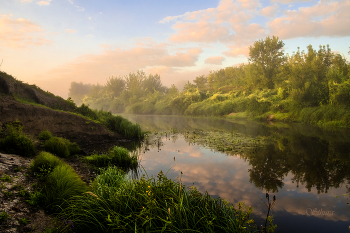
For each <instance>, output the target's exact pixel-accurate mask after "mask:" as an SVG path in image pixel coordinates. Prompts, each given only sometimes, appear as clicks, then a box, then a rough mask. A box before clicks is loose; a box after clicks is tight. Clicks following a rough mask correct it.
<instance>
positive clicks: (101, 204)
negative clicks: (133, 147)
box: [61, 167, 254, 232]
mask: <svg viewBox="0 0 350 233" xmlns="http://www.w3.org/2000/svg"><path fill="white" fill-rule="evenodd" d="M250 213H251V209H249V208H248V210H247V211H245V210H244V207H243V205H239V208H238V209H235V208H234V207H233V206H231V205H229V204H228V203H227V202H226V201H225V200H222V199H213V198H212V197H210V196H209V195H208V194H207V193H206V194H201V193H199V192H198V191H197V190H196V189H195V188H193V187H192V188H191V189H190V190H186V188H185V186H183V185H182V184H181V183H177V182H175V181H172V180H170V179H168V178H167V177H166V176H165V175H164V174H163V173H162V172H160V173H159V174H158V178H157V180H156V179H154V178H145V177H142V178H141V179H140V180H132V181H131V180H128V179H127V178H126V177H125V174H124V173H123V172H122V171H120V170H118V169H116V168H113V167H109V168H108V169H106V170H105V171H104V172H103V173H101V175H99V176H97V177H96V179H95V180H94V182H93V183H92V190H91V192H86V193H84V195H81V196H77V197H73V198H71V199H70V200H69V201H68V205H67V207H66V208H65V209H63V211H62V213H61V215H62V217H65V218H66V219H70V220H71V221H72V222H73V223H74V231H75V232H119V231H124V232H137V231H146V232H149V231H152V232H158V231H159V232H164V231H166V232H169V231H170V232H184V231H197V232H208V231H210V232H250V230H254V224H253V221H252V220H251V219H250V218H249V215H250Z"/></svg>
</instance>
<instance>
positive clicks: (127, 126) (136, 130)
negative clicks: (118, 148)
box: [74, 104, 143, 139]
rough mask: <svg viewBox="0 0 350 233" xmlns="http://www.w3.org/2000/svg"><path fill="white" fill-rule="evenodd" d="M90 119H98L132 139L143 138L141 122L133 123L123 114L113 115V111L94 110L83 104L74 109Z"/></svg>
mask: <svg viewBox="0 0 350 233" xmlns="http://www.w3.org/2000/svg"><path fill="white" fill-rule="evenodd" d="M74 112H75V113H78V114H80V115H82V116H84V117H87V118H88V119H89V120H93V121H97V122H98V123H101V124H102V125H104V126H105V127H106V128H107V129H109V130H111V131H113V132H117V133H119V134H121V135H122V136H124V137H126V138H130V139H139V138H143V133H142V131H141V127H140V125H139V124H133V123H132V122H130V121H129V120H127V119H125V118H123V117H121V116H113V115H112V113H110V112H106V111H102V110H101V111H97V110H92V109H90V108H89V106H87V105H84V104H82V105H81V106H80V107H78V108H76V109H75V110H74Z"/></svg>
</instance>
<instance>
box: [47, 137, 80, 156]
mask: <svg viewBox="0 0 350 233" xmlns="http://www.w3.org/2000/svg"><path fill="white" fill-rule="evenodd" d="M44 149H45V150H46V151H48V152H51V153H52V154H55V155H57V156H59V157H64V158H67V157H68V156H70V155H75V154H78V153H80V152H81V149H80V147H79V146H78V144H76V143H75V142H74V143H72V142H70V141H69V140H67V139H65V138H60V137H52V138H50V139H49V140H47V141H46V142H45V143H44Z"/></svg>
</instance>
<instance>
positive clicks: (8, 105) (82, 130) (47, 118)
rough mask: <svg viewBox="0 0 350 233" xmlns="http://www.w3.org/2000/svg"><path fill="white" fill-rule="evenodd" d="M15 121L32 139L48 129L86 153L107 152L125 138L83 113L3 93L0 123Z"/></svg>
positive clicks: (1, 124) (2, 124) (0, 103)
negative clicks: (28, 101) (51, 106)
mask: <svg viewBox="0 0 350 233" xmlns="http://www.w3.org/2000/svg"><path fill="white" fill-rule="evenodd" d="M15 120H19V121H20V122H21V124H22V125H23V132H25V133H26V134H28V135H31V136H32V137H33V138H35V137H36V136H37V135H38V134H39V133H40V132H41V131H43V130H49V131H50V132H51V133H52V134H53V135H55V136H59V137H64V138H67V139H69V140H70V141H72V142H76V143H77V144H78V145H79V146H80V148H81V149H82V150H83V151H84V152H85V153H86V154H90V153H92V152H93V151H105V150H107V149H108V148H110V147H111V146H113V145H115V144H116V141H118V140H122V137H121V136H120V135H119V134H117V133H112V132H110V131H108V130H107V128H106V127H104V126H103V125H101V124H98V123H95V122H93V121H90V120H87V119H85V118H83V117H81V116H78V115H74V114H71V113H68V112H63V111H56V110H52V109H49V108H44V107H39V106H33V105H29V104H23V103H19V102H17V101H16V100H15V99H14V98H13V97H11V96H0V126H1V127H5V125H6V124H7V123H9V122H13V121H15Z"/></svg>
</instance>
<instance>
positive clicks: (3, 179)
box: [0, 174, 12, 183]
mask: <svg viewBox="0 0 350 233" xmlns="http://www.w3.org/2000/svg"><path fill="white" fill-rule="evenodd" d="M0 180H1V181H4V182H8V183H12V178H11V176H9V175H6V174H5V175H4V176H1V177H0Z"/></svg>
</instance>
